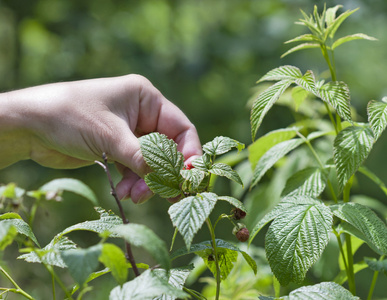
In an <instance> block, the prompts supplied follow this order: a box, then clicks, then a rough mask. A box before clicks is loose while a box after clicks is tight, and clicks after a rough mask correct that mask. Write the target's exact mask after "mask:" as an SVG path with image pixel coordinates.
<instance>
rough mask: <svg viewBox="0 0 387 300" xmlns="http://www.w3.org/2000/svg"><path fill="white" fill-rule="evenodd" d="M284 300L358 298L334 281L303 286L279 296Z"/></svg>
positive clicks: (348, 299) (357, 299)
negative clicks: (286, 294) (287, 294)
mask: <svg viewBox="0 0 387 300" xmlns="http://www.w3.org/2000/svg"><path fill="white" fill-rule="evenodd" d="M281 298H283V299H284V300H305V299H313V300H337V299H340V300H359V299H360V298H359V297H356V296H353V295H352V294H351V292H350V291H348V290H346V289H345V288H343V287H342V286H341V285H338V284H337V283H334V282H321V283H318V284H315V285H312V286H303V287H300V288H298V289H296V290H294V291H292V292H290V294H289V296H286V297H281Z"/></svg>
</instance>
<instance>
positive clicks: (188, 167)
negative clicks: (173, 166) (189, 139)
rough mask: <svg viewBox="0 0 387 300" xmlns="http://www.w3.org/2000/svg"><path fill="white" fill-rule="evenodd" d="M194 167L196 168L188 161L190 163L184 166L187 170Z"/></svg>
mask: <svg viewBox="0 0 387 300" xmlns="http://www.w3.org/2000/svg"><path fill="white" fill-rule="evenodd" d="M193 168H195V167H194V166H193V165H192V164H191V163H188V164H186V165H185V166H184V169H185V170H191V169H193Z"/></svg>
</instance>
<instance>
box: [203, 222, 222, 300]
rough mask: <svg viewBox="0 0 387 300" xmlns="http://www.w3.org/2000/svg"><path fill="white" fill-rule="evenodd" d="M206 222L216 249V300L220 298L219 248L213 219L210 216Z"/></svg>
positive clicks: (213, 246)
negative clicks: (217, 247)
mask: <svg viewBox="0 0 387 300" xmlns="http://www.w3.org/2000/svg"><path fill="white" fill-rule="evenodd" d="M206 223H207V226H208V229H209V230H210V234H211V241H212V248H213V250H214V259H215V266H216V278H215V279H216V296H215V300H218V299H219V295H220V266H219V260H218V253H217V249H216V240H215V232H214V228H213V227H212V224H211V221H210V219H209V218H207V220H206Z"/></svg>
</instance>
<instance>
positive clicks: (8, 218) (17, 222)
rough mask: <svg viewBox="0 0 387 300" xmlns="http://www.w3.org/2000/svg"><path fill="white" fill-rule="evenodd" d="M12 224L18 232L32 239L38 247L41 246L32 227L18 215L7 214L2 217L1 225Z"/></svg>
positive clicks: (0, 219)
mask: <svg viewBox="0 0 387 300" xmlns="http://www.w3.org/2000/svg"><path fill="white" fill-rule="evenodd" d="M5 224H11V225H12V226H14V227H15V229H16V231H17V232H18V233H20V234H23V235H25V236H26V237H28V238H30V239H31V240H32V241H33V242H34V243H35V244H36V245H38V246H39V247H40V245H39V243H38V240H37V239H36V237H35V234H34V233H33V232H32V229H31V227H30V225H28V224H27V223H26V222H24V221H23V220H22V218H21V217H20V215H18V214H17V213H5V214H2V215H0V225H5Z"/></svg>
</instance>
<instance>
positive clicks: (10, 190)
mask: <svg viewBox="0 0 387 300" xmlns="http://www.w3.org/2000/svg"><path fill="white" fill-rule="evenodd" d="M25 192H26V191H25V190H23V189H22V188H19V187H17V186H16V184H15V183H13V182H11V183H8V184H7V185H5V186H0V197H5V198H10V199H17V198H21V197H22V196H23V195H24V194H25Z"/></svg>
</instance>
